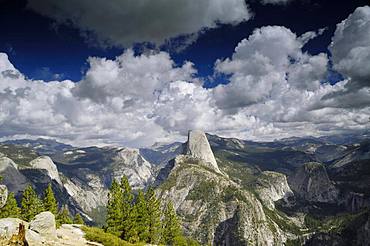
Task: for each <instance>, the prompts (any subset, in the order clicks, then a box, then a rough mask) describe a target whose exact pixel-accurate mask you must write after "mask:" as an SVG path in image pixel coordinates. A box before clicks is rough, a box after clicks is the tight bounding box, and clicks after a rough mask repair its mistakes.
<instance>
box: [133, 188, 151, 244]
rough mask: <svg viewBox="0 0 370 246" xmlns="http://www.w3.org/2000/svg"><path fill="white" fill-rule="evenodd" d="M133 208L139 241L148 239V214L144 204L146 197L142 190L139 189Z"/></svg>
mask: <svg viewBox="0 0 370 246" xmlns="http://www.w3.org/2000/svg"><path fill="white" fill-rule="evenodd" d="M135 210H136V211H135V212H136V221H135V225H136V230H137V232H138V236H139V239H140V241H141V242H147V241H148V239H149V215H148V206H147V204H146V199H145V196H144V193H143V191H142V190H140V191H139V193H138V195H137V197H136V202H135Z"/></svg>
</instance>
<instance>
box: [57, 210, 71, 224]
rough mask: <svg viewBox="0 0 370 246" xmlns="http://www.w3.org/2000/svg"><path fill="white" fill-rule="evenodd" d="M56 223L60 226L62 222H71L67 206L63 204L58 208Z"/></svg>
mask: <svg viewBox="0 0 370 246" xmlns="http://www.w3.org/2000/svg"><path fill="white" fill-rule="evenodd" d="M55 220H56V224H57V226H60V225H62V224H72V223H73V221H72V218H71V216H70V214H69V210H68V208H67V206H63V207H62V208H61V209H60V210H59V213H58V214H57V216H56V219H55Z"/></svg>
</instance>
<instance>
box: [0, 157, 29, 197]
mask: <svg viewBox="0 0 370 246" xmlns="http://www.w3.org/2000/svg"><path fill="white" fill-rule="evenodd" d="M0 175H1V176H2V177H3V182H2V183H4V184H5V185H6V186H7V187H8V190H9V191H11V192H14V193H15V194H17V193H18V192H20V191H23V190H24V189H25V187H26V186H27V184H28V180H27V178H26V177H25V176H24V175H23V174H22V173H20V172H19V170H18V166H17V164H15V163H14V161H13V160H11V159H10V158H8V157H4V156H3V157H0Z"/></svg>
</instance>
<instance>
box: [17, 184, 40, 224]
mask: <svg viewBox="0 0 370 246" xmlns="http://www.w3.org/2000/svg"><path fill="white" fill-rule="evenodd" d="M21 205H22V208H21V212H22V218H23V219H24V220H26V221H30V220H32V219H33V217H35V216H36V215H37V214H39V213H41V212H42V211H44V208H43V204H42V201H41V200H40V198H39V197H38V196H37V194H36V192H35V190H34V189H33V188H32V186H31V185H28V186H27V187H26V189H25V190H24V192H23V197H22V201H21Z"/></svg>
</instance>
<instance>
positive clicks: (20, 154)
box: [0, 144, 38, 167]
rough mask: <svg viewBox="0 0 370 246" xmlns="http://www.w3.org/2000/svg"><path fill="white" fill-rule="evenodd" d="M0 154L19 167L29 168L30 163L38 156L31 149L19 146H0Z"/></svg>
mask: <svg viewBox="0 0 370 246" xmlns="http://www.w3.org/2000/svg"><path fill="white" fill-rule="evenodd" d="M0 152H1V153H3V154H4V155H5V156H6V157H8V158H10V159H12V160H13V161H14V162H15V163H17V164H18V165H19V166H20V167H22V166H29V163H30V161H32V160H34V159H36V158H37V157H38V154H37V153H36V152H35V151H34V150H33V149H32V148H28V147H24V146H21V145H13V144H11V145H9V144H0Z"/></svg>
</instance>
